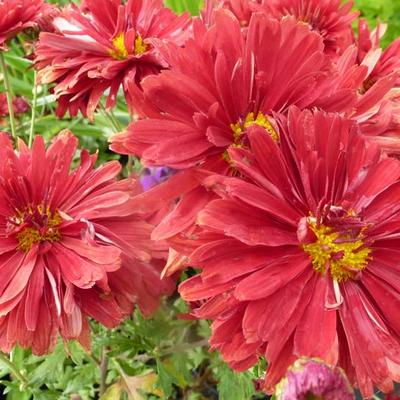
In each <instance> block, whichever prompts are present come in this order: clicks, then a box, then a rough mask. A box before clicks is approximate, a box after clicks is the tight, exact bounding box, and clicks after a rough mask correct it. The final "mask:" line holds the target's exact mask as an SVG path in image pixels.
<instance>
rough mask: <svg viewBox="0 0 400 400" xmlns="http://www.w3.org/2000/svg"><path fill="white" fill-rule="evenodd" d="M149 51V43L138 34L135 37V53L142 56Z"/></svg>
mask: <svg viewBox="0 0 400 400" xmlns="http://www.w3.org/2000/svg"><path fill="white" fill-rule="evenodd" d="M146 51H147V44H146V43H145V42H144V41H143V39H142V37H141V36H140V35H136V39H135V54H136V55H137V56H140V55H141V54H143V53H145V52H146Z"/></svg>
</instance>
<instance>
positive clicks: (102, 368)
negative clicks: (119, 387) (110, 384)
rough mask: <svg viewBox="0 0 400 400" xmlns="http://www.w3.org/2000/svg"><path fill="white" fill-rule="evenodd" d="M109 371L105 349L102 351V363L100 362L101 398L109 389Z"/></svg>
mask: <svg viewBox="0 0 400 400" xmlns="http://www.w3.org/2000/svg"><path fill="white" fill-rule="evenodd" d="M107 370H108V357H107V350H106V349H105V348H104V347H103V348H102V349H101V362H100V397H101V396H102V395H103V394H104V393H105V391H106V389H107V382H106V379H107Z"/></svg>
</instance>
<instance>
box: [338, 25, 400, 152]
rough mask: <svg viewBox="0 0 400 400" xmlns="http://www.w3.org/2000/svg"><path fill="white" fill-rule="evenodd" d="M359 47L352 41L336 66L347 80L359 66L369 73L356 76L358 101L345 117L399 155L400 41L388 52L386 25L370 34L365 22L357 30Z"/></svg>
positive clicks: (352, 82)
mask: <svg viewBox="0 0 400 400" xmlns="http://www.w3.org/2000/svg"><path fill="white" fill-rule="evenodd" d="M358 32H359V33H358V38H357V41H356V43H355V44H356V46H354V43H353V40H352V41H351V42H350V43H349V47H348V48H347V50H346V51H345V52H344V53H343V55H342V56H341V57H339V58H338V60H337V67H338V69H340V71H341V75H342V76H343V77H344V79H347V78H346V77H347V76H350V75H351V74H352V72H353V71H354V70H358V71H360V66H362V67H365V68H366V70H365V71H364V72H363V73H362V74H360V75H359V76H358V77H357V75H353V77H354V78H355V79H353V80H352V81H351V85H352V86H353V87H358V93H359V94H358V97H359V99H358V101H357V103H356V107H354V109H351V108H349V110H348V111H347V112H346V116H347V117H349V118H352V119H355V120H357V121H358V122H359V124H360V127H361V129H362V132H363V133H364V134H366V135H367V136H368V138H369V139H370V140H373V141H375V142H376V143H378V144H379V145H380V146H381V148H382V149H384V150H385V151H387V152H389V153H399V152H400V143H399V142H400V140H399V138H400V99H399V91H398V87H399V84H400V80H399V76H400V75H399V73H400V61H399V60H400V41H395V42H393V43H392V44H391V45H390V46H389V47H388V48H387V49H386V50H385V51H383V50H382V49H381V47H380V39H381V37H382V36H383V34H384V33H385V26H383V25H378V27H377V28H376V29H375V30H374V31H373V32H370V31H369V28H368V25H367V24H366V22H365V21H363V20H361V21H360V23H359V27H358Z"/></svg>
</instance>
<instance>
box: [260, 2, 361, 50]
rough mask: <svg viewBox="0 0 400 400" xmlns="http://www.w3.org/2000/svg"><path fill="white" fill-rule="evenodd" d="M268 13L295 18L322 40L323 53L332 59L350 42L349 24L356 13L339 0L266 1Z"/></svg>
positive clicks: (349, 3)
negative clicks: (331, 56)
mask: <svg viewBox="0 0 400 400" xmlns="http://www.w3.org/2000/svg"><path fill="white" fill-rule="evenodd" d="M264 3H265V6H266V9H267V11H266V12H268V13H270V14H271V15H273V16H274V17H276V18H285V17H288V16H293V17H295V18H296V19H297V20H298V21H301V22H303V23H305V24H308V26H309V27H310V28H311V29H312V30H313V31H316V32H318V33H319V34H320V35H321V36H322V37H323V38H324V44H325V51H326V52H328V53H330V54H331V55H333V56H335V55H336V54H338V53H339V54H341V53H342V52H343V50H345V48H346V45H347V44H348V42H349V41H351V40H352V37H353V31H352V26H351V24H352V22H353V21H354V20H355V19H356V18H357V16H358V14H359V13H358V12H355V11H352V7H353V2H352V1H346V2H342V1H341V0H265V1H264Z"/></svg>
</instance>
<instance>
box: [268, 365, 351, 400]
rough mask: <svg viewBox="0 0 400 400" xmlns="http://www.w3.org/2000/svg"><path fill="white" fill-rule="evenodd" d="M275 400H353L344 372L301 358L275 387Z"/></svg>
mask: <svg viewBox="0 0 400 400" xmlns="http://www.w3.org/2000/svg"><path fill="white" fill-rule="evenodd" d="M276 398H277V400H317V399H324V400H337V399H340V400H353V399H354V392H353V389H352V387H351V386H350V384H349V382H348V380H347V378H346V376H345V374H344V372H343V371H342V370H341V369H340V368H338V367H332V366H328V365H326V364H324V363H323V362H322V361H319V360H316V359H307V358H302V359H299V360H297V361H296V362H295V363H294V364H293V365H292V367H291V368H289V370H288V372H287V374H286V377H285V378H283V379H282V380H281V382H280V383H279V384H278V385H277V387H276Z"/></svg>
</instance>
